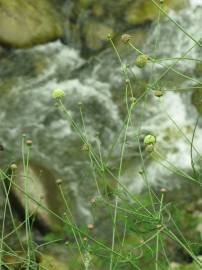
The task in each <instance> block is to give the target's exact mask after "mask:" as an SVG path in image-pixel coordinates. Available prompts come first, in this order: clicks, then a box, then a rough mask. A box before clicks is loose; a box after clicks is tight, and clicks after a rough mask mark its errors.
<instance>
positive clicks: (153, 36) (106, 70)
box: [0, 0, 202, 220]
mask: <svg viewBox="0 0 202 270" xmlns="http://www.w3.org/2000/svg"><path fill="white" fill-rule="evenodd" d="M200 6H201V1H199V0H198V1H197V0H195V1H194V0H193V1H192V4H191V6H190V7H189V8H187V9H186V10H182V11H181V12H178V13H176V14H175V13H171V14H170V16H172V17H173V18H174V19H175V20H176V21H177V22H179V23H180V24H182V26H183V27H184V28H185V29H186V31H187V32H188V33H189V34H191V35H193V37H194V38H195V39H196V40H199V39H200V38H201V37H202V29H201V25H200V20H201V17H202V7H200ZM143 31H144V30H143ZM155 43H157V46H155ZM193 45H194V42H193V40H191V39H190V38H189V37H187V36H186V35H185V34H184V33H183V32H182V31H181V30H180V29H178V28H177V27H176V26H175V25H174V24H173V23H172V22H171V21H170V20H169V19H167V18H165V19H164V20H163V21H162V22H161V24H160V26H156V24H154V25H153V26H152V27H151V29H150V30H149V32H148V34H147V35H146V40H145V41H144V46H142V48H141V49H142V50H143V51H144V52H145V53H147V54H150V55H152V56H157V57H159V58H165V57H180V56H184V55H185V53H186V52H187V51H188V50H189V49H190V48H191V47H192V46H193ZM201 53H202V50H201V49H199V48H198V47H197V46H194V47H193V49H192V50H190V52H189V53H188V54H186V57H190V58H198V59H201ZM1 54H2V58H1V67H0V72H1V75H2V76H1V81H0V85H1V89H3V90H2V93H1V99H0V108H1V112H0V123H1V128H0V139H1V144H2V145H3V146H4V148H5V151H4V153H3V154H1V155H2V157H1V163H2V164H4V165H5V164H7V162H11V161H16V160H18V159H20V158H21V150H20V149H21V146H20V145H21V136H22V134H23V133H26V134H27V137H28V138H31V139H32V140H33V147H32V152H31V159H32V160H34V161H36V162H38V163H40V164H42V165H43V166H45V167H48V168H51V170H53V171H54V172H55V175H56V177H60V178H63V180H64V182H65V183H68V188H70V190H71V192H72V193H73V194H74V198H75V203H76V205H77V208H78V209H79V212H80V214H82V216H85V217H86V218H87V220H90V219H91V215H90V212H89V210H88V208H89V207H88V199H89V198H91V197H92V196H94V195H95V193H96V191H95V190H96V189H95V184H94V183H92V180H91V179H92V175H91V173H90V170H89V162H88V159H87V156H86V154H85V153H83V152H82V150H81V148H82V143H81V141H80V139H79V138H78V136H77V135H76V134H75V132H74V131H73V129H72V126H71V125H70V123H68V122H67V121H66V120H65V119H64V118H62V117H61V115H60V113H59V112H58V109H57V108H56V107H55V106H54V102H53V100H52V97H51V95H52V91H53V89H55V88H61V89H63V90H64V91H65V98H64V103H65V106H66V107H67V110H68V111H69V112H70V113H71V115H72V117H73V118H74V119H75V120H76V121H77V122H78V123H79V124H81V120H80V112H79V106H78V103H79V102H81V103H82V108H83V114H84V120H85V126H86V132H87V137H88V139H89V141H90V142H91V143H93V144H94V145H96V144H97V142H98V144H99V141H100V142H101V149H102V151H103V155H106V154H107V152H108V150H109V148H110V146H111V144H112V143H113V141H114V138H115V136H116V134H117V132H118V131H119V130H120V129H121V127H122V125H123V122H124V117H123V111H124V109H123V108H124V106H125V104H124V87H123V81H124V78H123V76H122V71H121V68H120V66H119V64H118V61H117V60H116V55H115V53H114V52H113V50H111V49H108V50H107V51H106V52H103V53H101V54H99V55H97V56H96V57H94V58H93V59H89V60H85V59H83V58H82V57H81V56H80V52H79V51H77V50H75V49H73V48H70V47H68V46H66V45H64V44H62V43H61V42H60V41H56V42H53V43H50V44H47V45H41V46H37V47H35V48H32V49H27V50H12V51H11V52H9V53H8V52H6V51H4V50H2V53H1ZM134 58H135V53H134V52H132V51H131V53H130V54H127V56H126V57H125V59H124V62H125V63H129V64H130V65H131V71H130V72H133V73H134V74H135V76H136V79H135V80H134V86H135V87H136V80H144V81H145V82H147V83H148V87H149V85H151V83H152V82H153V81H154V79H157V78H158V76H159V75H160V74H161V73H162V72H163V71H164V70H165V67H163V66H162V65H160V64H156V65H155V66H154V65H152V64H148V66H147V67H146V69H145V70H144V71H142V70H140V69H138V68H137V67H134V66H133V65H132V62H133V59H134ZM131 59H132V60H131ZM175 61H176V60H175ZM173 63H174V61H173V60H172V61H171V60H170V61H168V60H166V61H164V62H162V64H163V65H164V66H165V65H166V66H168V65H170V64H173ZM175 68H176V69H177V70H178V71H180V72H183V73H185V74H188V75H189V76H191V77H192V78H195V80H196V81H197V80H198V81H200V79H201V78H200V76H199V75H198V77H196V75H195V73H194V70H195V68H196V62H195V61H190V60H186V61H185V60H184V61H179V62H177V63H176V64H175ZM153 74H155V75H153ZM201 77H202V76H201ZM193 85H196V82H194V81H190V80H188V79H186V78H183V79H182V78H181V79H180V78H179V77H177V76H176V75H175V74H174V73H173V72H172V71H169V72H168V74H167V75H166V76H165V77H164V78H163V79H162V80H161V83H160V86H161V87H163V88H164V89H165V90H166V94H165V95H164V97H163V98H161V99H160V100H159V99H157V98H156V97H154V96H153V92H152V91H151V94H148V97H147V99H146V101H145V102H143V103H142V104H141V105H140V106H139V105H138V108H137V109H136V110H135V112H134V115H133V122H134V126H131V127H129V130H128V136H127V145H126V154H125V157H124V162H125V163H124V164H125V169H124V170H123V174H122V178H121V181H122V182H123V183H124V184H125V185H127V187H128V188H129V189H130V190H131V191H132V192H140V191H141V190H142V188H143V186H144V182H143V180H142V178H141V175H140V174H139V171H140V170H141V169H142V163H141V159H140V157H139V155H138V143H137V138H136V135H137V132H138V131H140V133H142V134H145V132H146V133H147V132H151V133H154V134H155V135H156V137H157V148H158V149H159V151H160V152H161V153H162V155H163V156H164V157H165V158H166V159H167V160H168V161H169V162H171V163H172V164H174V165H175V166H176V167H179V168H181V169H182V170H186V171H189V170H190V169H191V159H190V143H189V142H188V141H187V140H191V137H192V134H193V129H194V125H195V122H196V118H197V111H196V109H195V107H194V106H193V105H192V104H191V91H190V90H191V87H192V86H193ZM135 87H134V88H135ZM182 88H183V89H184V88H186V89H188V90H186V91H184V90H183V91H171V90H175V89H182ZM140 120H141V121H140ZM200 126H201V123H199V127H198V128H197V131H196V135H195V140H194V145H195V147H196V148H197V149H198V152H199V153H200V152H201V150H202V139H201V136H200V134H201V131H202V129H201V127H200ZM179 129H180V130H181V131H180V130H179ZM141 130H142V132H141ZM182 131H183V132H184V134H185V135H184V134H183V133H182ZM98 133H99V139H98V137H97V134H98ZM185 136H186V138H185ZM119 158H120V146H117V147H116V149H115V150H114V151H113V153H112V158H111V159H112V161H113V162H112V164H113V166H118V160H119ZM159 161H160V162H164V164H165V160H164V158H162V159H160V160H159ZM145 166H146V167H147V176H148V179H149V181H151V182H152V183H156V184H157V183H159V182H160V183H162V182H163V185H167V186H168V187H172V186H173V185H175V183H176V182H177V177H176V176H174V174H173V173H172V171H171V170H167V169H165V168H164V167H163V166H162V165H161V164H160V163H157V162H156V161H153V160H152V159H150V158H148V157H146V159H145Z"/></svg>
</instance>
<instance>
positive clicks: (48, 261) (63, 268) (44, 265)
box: [39, 254, 68, 270]
mask: <svg viewBox="0 0 202 270" xmlns="http://www.w3.org/2000/svg"><path fill="white" fill-rule="evenodd" d="M39 269H40V270H42V269H47V270H55V269H59V270H68V267H67V265H66V264H65V263H63V262H61V261H59V260H58V259H56V258H55V257H53V256H52V255H45V254H43V255H42V256H41V261H40V263H39Z"/></svg>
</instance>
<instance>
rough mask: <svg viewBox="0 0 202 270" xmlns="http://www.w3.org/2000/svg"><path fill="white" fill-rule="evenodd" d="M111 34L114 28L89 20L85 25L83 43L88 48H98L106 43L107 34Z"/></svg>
mask: <svg viewBox="0 0 202 270" xmlns="http://www.w3.org/2000/svg"><path fill="white" fill-rule="evenodd" d="M108 34H110V35H112V36H113V34H114V30H113V29H112V28H111V27H109V26H107V25H104V24H103V23H100V22H96V21H91V22H88V23H87V24H86V25H85V28H84V36H85V45H86V47H87V48H88V49H90V50H93V51H95V50H100V49H102V48H103V47H104V45H106V44H107V43H108V40H107V35H108Z"/></svg>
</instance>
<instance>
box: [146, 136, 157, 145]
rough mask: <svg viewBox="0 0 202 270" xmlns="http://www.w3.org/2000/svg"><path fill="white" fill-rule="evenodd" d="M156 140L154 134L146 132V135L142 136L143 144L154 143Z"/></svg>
mask: <svg viewBox="0 0 202 270" xmlns="http://www.w3.org/2000/svg"><path fill="white" fill-rule="evenodd" d="M155 142H156V137H155V136H154V135H151V134H148V135H147V136H145V138H144V144H145V145H150V144H152V145H153V144H155Z"/></svg>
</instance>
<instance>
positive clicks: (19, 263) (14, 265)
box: [3, 252, 69, 270]
mask: <svg viewBox="0 0 202 270" xmlns="http://www.w3.org/2000/svg"><path fill="white" fill-rule="evenodd" d="M26 257H27V256H26V254H25V253H24V252H16V254H14V255H6V256H4V257H3V261H4V264H5V265H9V269H16V270H18V269H19V270H20V269H24V264H25V260H26ZM36 263H37V266H38V267H37V269H39V270H42V269H47V270H53V269H59V270H68V269H69V268H68V266H67V265H66V264H65V263H64V262H61V261H60V260H58V259H56V258H55V257H54V256H53V255H50V254H40V256H38V255H37V256H36ZM10 267H11V268H10Z"/></svg>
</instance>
